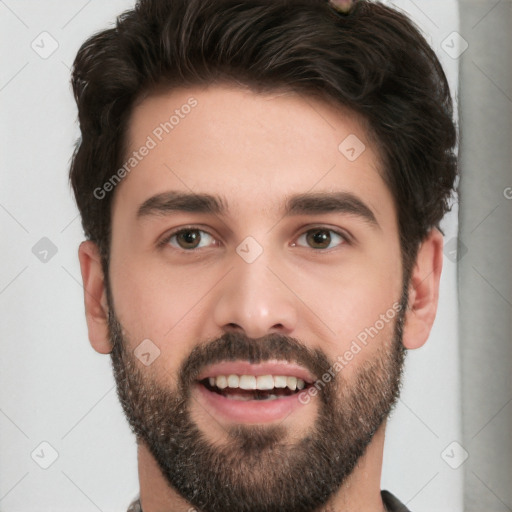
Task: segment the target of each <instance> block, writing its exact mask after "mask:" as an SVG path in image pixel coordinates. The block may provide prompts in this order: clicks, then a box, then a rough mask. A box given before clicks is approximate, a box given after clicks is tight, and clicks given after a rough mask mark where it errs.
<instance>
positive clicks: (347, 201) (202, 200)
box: [137, 191, 380, 229]
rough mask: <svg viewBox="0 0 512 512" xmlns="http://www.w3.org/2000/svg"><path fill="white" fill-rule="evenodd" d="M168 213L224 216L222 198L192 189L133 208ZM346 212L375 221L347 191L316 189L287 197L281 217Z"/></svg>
mask: <svg viewBox="0 0 512 512" xmlns="http://www.w3.org/2000/svg"><path fill="white" fill-rule="evenodd" d="M172 212H188V213H206V214H212V215H225V214H226V213H227V212H228V207H227V203H226V201H225V200H224V199H223V198H222V197H220V196H213V195H211V194H197V193H192V192H174V191H170V192H163V193H161V194H157V195H155V196H152V197H150V198H149V199H146V200H145V201H144V202H143V203H142V204H141V206H140V207H139V209H138V211H137V218H143V217H149V216H156V215H166V214H169V213H172ZM323 213H346V214H350V215H355V216H357V217H360V218H361V219H362V220H364V221H365V222H367V223H368V224H370V225H371V226H373V227H376V228H379V229H380V226H379V223H378V222H377V219H376V217H375V214H374V213H373V212H372V210H371V209H370V207H369V206H367V205H366V204H365V203H364V202H363V201H362V200H361V199H359V198H358V197H357V196H355V195H354V194H352V193H350V192H318V193H304V194H297V195H294V196H291V197H289V198H287V200H286V202H285V209H284V216H285V217H290V216H293V215H320V214H323Z"/></svg>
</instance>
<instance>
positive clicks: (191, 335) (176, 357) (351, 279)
mask: <svg viewBox="0 0 512 512" xmlns="http://www.w3.org/2000/svg"><path fill="white" fill-rule="evenodd" d="M190 97H193V98H195V99H196V100H197V102H198V104H197V106H196V107H194V108H193V109H192V111H191V112H190V114H188V115H187V116H186V117H185V118H184V119H181V120H180V123H179V125H177V126H176V127H175V128H174V129H173V131H172V132H171V133H170V134H165V136H164V137H163V140H162V141H161V142H159V143H158V145H157V146H156V147H155V148H154V149H152V150H151V151H150V152H149V154H148V155H147V156H146V157H145V158H144V159H143V160H142V161H141V162H140V163H138V165H137V167H136V168H135V169H134V170H133V171H131V173H130V174H129V175H127V176H126V177H125V178H124V179H123V181H122V182H121V183H120V184H119V185H118V186H117V188H116V190H115V196H114V201H113V205H112V219H111V220H112V245H111V260H110V267H109V274H110V275H109V278H110V284H111V290H112V297H113V302H114V304H115V310H116V313H117V316H118V318H119V320H120V323H121V324H122V326H123V327H124V329H125V331H126V332H125V335H126V338H127V339H128V340H129V343H130V348H131V349H132V350H133V349H135V348H136V347H137V345H138V344H139V343H140V342H141V341H142V340H144V339H146V338H149V339H150V340H152V342H153V343H154V344H155V345H157V346H158V347H159V349H160V351H161V353H160V357H158V358H157V359H156V360H155V362H154V363H153V364H152V365H151V366H149V367H147V369H146V371H147V372H148V375H150V376H151V378H153V379H155V380H156V381H158V382H159V383H160V384H161V385H162V386H167V387H168V388H169V389H171V388H173V387H174V386H176V375H177V371H178V368H179V367H180V364H181V363H182V362H183V361H184V359H185V358H186V357H187V356H188V355H189V354H190V352H191V350H192V349H193V348H194V347H195V346H196V345H197V344H198V343H200V342H202V341H205V340H208V339H213V338H215V337H218V336H220V335H221V334H223V333H224V332H227V331H230V330H238V331H240V332H244V333H245V334H247V335H248V336H251V337H254V338H257V337H260V336H263V335H266V334H269V333H272V332H279V333H282V334H286V335H288V336H293V337H295V338H297V339H300V340H301V341H302V342H303V343H304V344H306V345H307V346H309V347H311V348H321V349H322V350H323V351H324V352H325V354H326V355H328V356H329V357H330V358H331V359H332V360H335V359H336V357H337V356H339V355H343V354H344V353H345V351H346V350H347V349H348V348H349V347H350V343H351V341H352V340H353V339H354V338H355V337H356V336H357V335H358V334H359V333H360V332H361V331H363V330H364V329H365V328H366V327H369V326H372V325H374V324H375V322H376V321H377V320H378V319H379V315H381V314H384V313H386V311H388V310H389V309H390V308H392V305H393V304H394V303H396V302H397V301H399V300H400V296H401V291H402V263H401V254H400V244H399V234H398V223H397V216H396V209H395V205H394V202H393V198H392V195H391V193H390V191H389V190H388V188H387V186H386V185H385V183H384V181H383V179H382V177H381V165H380V162H379V157H378V154H377V153H376V151H375V150H374V148H373V146H372V144H371V141H370V140H369V139H368V136H367V134H366V133H365V130H364V127H363V125H362V123H361V122H360V121H359V120H358V118H357V117H356V116H355V115H353V114H351V113H349V112H347V111H344V110H342V109H340V108H335V107H333V105H329V104H327V103H325V102H323V101H320V100H318V99H313V98H309V97H308V98H306V97H304V96H302V95H299V94H295V93H273V94H267V93H266V94H256V93H254V92H252V91H250V90H248V89H243V88H241V87H234V86H230V85H227V84H226V85H216V86H210V87H209V88H199V87H195V88H188V89H176V90H173V91H171V92H160V93H158V94H153V95H150V96H149V97H147V98H145V99H144V100H143V101H141V102H139V104H138V105H137V106H136V108H135V109H134V111H133V114H132V117H131V121H130V125H129V133H128V147H129V153H130V152H131V151H133V150H137V149H138V148H140V146H141V145H143V144H144V143H145V142H146V140H147V137H148V135H151V133H152V132H153V130H154V129H155V127H156V126H158V125H159V123H160V122H163V121H165V120H167V119H168V118H169V116H170V115H171V114H172V112H173V111H174V110H175V109H176V108H180V106H181V105H184V104H186V103H187V100H188V99H189V98H190ZM350 134H355V135H356V136H357V137H358V138H359V139H360V140H361V141H362V142H363V143H364V144H365V146H366V149H365V151H364V152H363V153H362V154H361V155H360V156H359V157H358V158H357V159H356V160H355V161H353V162H350V161H349V160H348V159H347V158H346V157H345V156H344V155H343V154H342V153H341V152H340V151H339V150H338V146H339V144H340V142H341V141H343V140H344V139H345V138H346V137H347V136H348V135H350ZM168 191H179V192H195V193H208V194H212V195H219V196H222V197H223V198H224V201H225V203H226V204H227V205H228V212H227V213H226V214H225V215H212V214H203V213H186V212H170V213H167V214H165V215H157V216H147V217H144V218H137V209H138V208H139V206H140V205H141V204H142V203H143V202H144V201H145V200H147V199H148V198H149V197H151V196H154V195H155V194H159V193H162V192H168ZM334 191H345V192H350V193H352V194H354V195H355V196H357V197H358V198H360V199H361V200H362V201H363V202H364V203H365V204H366V205H367V206H368V208H369V209H370V210H371V211H372V212H373V214H374V216H375V219H376V220H377V222H378V227H375V226H373V225H371V224H370V223H369V222H367V221H366V220H364V219H362V218H361V217H359V216H357V215H354V214H350V213H339V212H336V213H332V212H330V213H322V214H311V213H309V214H301V215H292V216H283V209H284V205H285V200H286V198H287V197H289V196H291V195H294V194H299V193H306V192H315V193H321V192H334ZM190 225H193V226H197V227H198V228H200V229H201V230H204V231H206V232H208V233H210V234H211V238H208V239H206V240H205V241H204V242H203V243H204V245H205V247H204V248H200V249H196V250H195V252H185V251H184V250H181V251H180V249H179V248H178V247H179V246H176V242H174V244H175V245H174V246H173V245H172V241H171V242H170V243H167V244H164V245H163V246H162V247H158V245H157V244H158V242H159V241H161V240H164V239H165V236H166V235H169V234H170V232H171V231H172V230H173V229H175V228H180V227H184V226H190ZM318 227H325V228H328V229H332V230H334V231H340V232H341V233H344V232H346V233H349V234H350V240H351V241H348V242H346V241H345V242H344V241H343V240H342V239H341V238H336V237H334V238H333V239H332V240H333V241H332V245H331V248H328V249H313V248H311V247H309V246H308V245H307V243H306V241H305V237H304V236H302V237H301V235H303V234H304V233H306V232H307V231H308V230H310V229H312V228H318ZM248 236H251V237H253V238H254V239H255V240H256V241H257V242H258V244H259V245H260V246H261V247H262V249H263V252H262V254H261V255H260V256H259V257H258V258H257V259H256V260H255V261H254V262H253V263H247V262H246V261H244V260H243V259H242V258H241V257H240V256H239V254H237V252H236V248H237V246H238V245H239V244H240V243H241V242H242V241H243V240H244V239H245V238H246V237H248ZM79 259H80V265H81V271H82V277H83V282H84V290H85V295H84V296H85V309H86V317H87V325H88V330H89V339H90V342H91V345H92V346H93V348H94V349H95V350H96V351H98V352H99V353H102V354H108V353H109V352H110V351H111V350H112V347H111V344H110V339H109V334H108V327H107V314H108V307H107V301H106V294H105V286H104V276H103V274H102V269H101V263H100V257H99V252H98V249H97V246H96V245H95V244H94V243H93V242H91V241H85V242H83V243H82V244H81V245H80V249H79ZM441 266H442V235H441V234H440V232H439V231H438V230H437V229H433V230H432V231H431V232H430V234H429V235H428V237H427V238H426V239H425V240H424V241H423V243H422V244H421V246H420V248H419V251H418V256H417V260H416V264H415V266H414V269H413V274H412V277H411V281H410V285H409V307H408V310H407V313H406V317H405V327H404V335H403V343H404V346H405V347H406V348H407V349H414V348H418V347H420V346H422V345H423V344H424V343H425V341H426V340H427V338H428V335H429V333H430V330H431V327H432V323H433V321H434V318H435V313H436V308H437V302H438V293H439V280H440V274H441ZM391 335H392V322H390V323H389V324H386V326H385V327H384V328H383V329H382V330H380V331H379V334H378V335H377V336H375V338H373V339H372V340H371V343H368V345H367V346H366V347H364V349H363V350H361V352H360V353H358V354H357V356H356V357H354V359H353V360H352V361H350V363H349V364H348V365H347V366H346V367H345V368H344V370H343V371H344V372H345V373H344V375H345V377H346V378H347V379H348V380H349V381H350V378H351V375H352V373H353V372H354V371H355V370H356V369H357V368H359V367H360V366H361V365H362V364H364V362H365V361H368V360H371V358H372V357H374V356H375V351H376V350H377V349H378V348H379V347H382V346H386V344H387V343H388V342H389V340H390V338H391ZM192 407H193V409H192V415H193V418H194V420H195V421H196V423H197V425H198V426H199V428H200V429H201V430H202V431H203V432H204V433H205V436H206V437H207V439H208V440H209V441H211V442H212V443H216V444H222V443H225V442H226V431H225V429H224V428H223V427H226V426H228V425H226V419H225V418H223V417H222V416H221V415H218V416H216V415H215V411H214V410H209V411H205V408H204V407H202V406H201V405H200V404H198V403H197V401H194V402H193V406H192ZM317 410H318V407H317V403H316V400H315V399H312V400H311V402H310V403H309V404H307V405H305V406H302V407H300V408H298V409H297V410H295V411H294V412H293V413H292V414H290V415H289V416H288V417H287V418H286V419H285V420H284V421H283V423H282V424H283V425H285V426H286V428H287V429H288V432H289V439H290V442H293V440H294V439H298V438H300V437H301V436H303V435H304V434H305V433H306V432H307V431H308V428H310V427H311V425H312V424H313V421H314V419H315V415H316V414H317ZM212 416H213V420H212ZM384 428H385V425H384V424H383V425H382V426H381V428H380V429H379V430H378V432H377V433H376V435H375V436H374V438H373V440H372V442H371V444H370V445H369V447H368V449H367V450H366V452H365V454H364V456H363V457H362V458H361V459H360V460H359V463H358V465H357V466H356V468H355V470H354V471H353V473H352V474H351V476H350V477H349V479H348V480H347V481H346V482H345V484H344V485H343V486H342V487H341V488H340V489H339V492H338V493H336V495H335V496H333V498H332V500H331V501H330V502H329V507H330V509H329V510H336V511H338V510H344V511H348V512H350V511H356V510H372V511H373V510H374V511H382V510H384V507H383V504H382V501H381V497H380V476H381V466H382V452H383V444H384ZM138 466H139V479H140V491H141V501H142V505H143V507H144V511H145V512H157V511H160V510H164V509H166V508H167V509H170V510H187V504H186V503H185V502H184V500H183V499H181V498H180V496H178V495H177V493H176V492H175V491H174V490H173V489H172V488H170V487H169V486H168V484H167V482H166V480H165V479H164V478H163V476H162V474H161V472H160V470H159V468H158V466H157V464H156V462H155V461H154V459H153V457H152V455H151V454H150V453H149V451H148V450H147V449H146V447H145V446H144V445H143V444H139V447H138Z"/></svg>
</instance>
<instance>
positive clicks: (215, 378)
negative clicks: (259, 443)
mask: <svg viewBox="0 0 512 512" xmlns="http://www.w3.org/2000/svg"><path fill="white" fill-rule="evenodd" d="M313 382H314V377H313V376H312V375H311V374H310V373H309V372H308V371H307V370H306V369H304V368H303V367H301V366H299V365H296V364H292V363H288V362H279V361H274V362H267V363H258V364H251V363H248V362H244V361H239V362H223V363H220V364H217V365H214V366H211V367H209V368H207V369H205V370H204V371H203V372H202V373H201V375H200V376H199V378H198V380H197V386H196V391H197V393H198V395H199V396H198V399H199V402H200V403H201V405H203V407H205V409H206V410H207V411H208V412H209V413H210V414H213V415H214V416H215V417H218V418H219V420H221V421H224V422H228V423H233V422H235V423H270V422H275V421H281V420H283V419H284V418H286V417H287V416H288V415H289V414H290V413H291V412H292V411H293V410H294V409H295V408H298V407H303V405H302V404H301V403H300V402H299V400H298V395H299V393H300V392H301V391H302V390H305V389H307V388H308V386H310V385H312V383H313Z"/></svg>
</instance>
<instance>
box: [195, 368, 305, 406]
mask: <svg viewBox="0 0 512 512" xmlns="http://www.w3.org/2000/svg"><path fill="white" fill-rule="evenodd" d="M200 384H202V385H203V386H204V387H205V388H206V389H207V390H208V391H211V392H213V393H217V394H219V395H221V396H223V397H225V398H227V399H228V400H239V401H244V402H247V401H249V400H277V399H279V398H282V397H287V396H292V395H295V394H297V393H299V392H300V391H301V390H303V389H304V388H305V387H306V382H305V381H304V380H303V379H301V378H297V377H294V376H293V375H271V374H267V375H258V376H255V375H236V374H230V375H217V376H216V377H208V378H207V379H203V380H201V381H200ZM308 385H309V383H308Z"/></svg>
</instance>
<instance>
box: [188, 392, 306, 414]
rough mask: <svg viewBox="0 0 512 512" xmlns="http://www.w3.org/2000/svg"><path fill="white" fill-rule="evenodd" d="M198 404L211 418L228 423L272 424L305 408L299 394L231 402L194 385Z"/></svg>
mask: <svg viewBox="0 0 512 512" xmlns="http://www.w3.org/2000/svg"><path fill="white" fill-rule="evenodd" d="M196 391H197V395H198V401H199V403H200V404H201V405H202V406H203V407H204V408H205V409H206V410H207V411H208V412H209V413H210V414H212V415H213V416H215V417H217V418H219V417H220V419H221V420H224V421H227V422H228V423H247V424H258V423H260V424H261V423H272V422H275V421H282V420H284V419H285V418H286V417H287V416H289V415H290V414H291V413H292V412H293V411H295V410H296V409H298V408H299V407H307V405H305V404H302V403H301V402H300V401H299V395H300V393H295V394H293V395H290V396H283V397H280V398H275V399H274V400H247V401H241V400H232V399H230V398H226V397H225V396H223V395H220V394H219V393H215V392H214V391H209V390H208V389H206V387H205V386H203V385H202V384H199V383H197V384H196Z"/></svg>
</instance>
